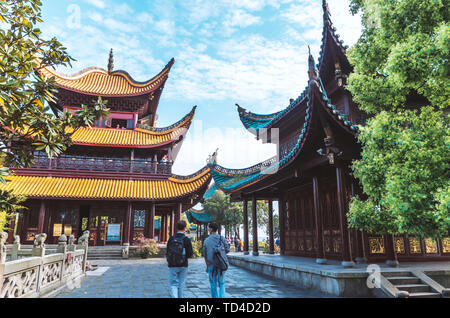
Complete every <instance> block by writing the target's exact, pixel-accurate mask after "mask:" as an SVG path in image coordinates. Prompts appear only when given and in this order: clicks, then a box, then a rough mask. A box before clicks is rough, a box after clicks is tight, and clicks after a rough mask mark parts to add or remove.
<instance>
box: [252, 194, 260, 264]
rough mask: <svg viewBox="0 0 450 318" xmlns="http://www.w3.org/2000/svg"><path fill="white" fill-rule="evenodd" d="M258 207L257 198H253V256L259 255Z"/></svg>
mask: <svg viewBox="0 0 450 318" xmlns="http://www.w3.org/2000/svg"><path fill="white" fill-rule="evenodd" d="M257 211H258V209H257V208H256V198H255V197H253V198H252V231H253V235H252V236H253V237H252V238H253V253H252V254H253V256H258V255H259V252H258V215H257Z"/></svg>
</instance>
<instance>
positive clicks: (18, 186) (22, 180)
mask: <svg viewBox="0 0 450 318" xmlns="http://www.w3.org/2000/svg"><path fill="white" fill-rule="evenodd" d="M7 180H8V181H9V182H7V183H6V184H2V185H0V189H2V190H3V189H6V190H12V192H13V193H14V194H16V195H23V196H26V197H28V198H54V199H109V200H124V199H130V200H168V199H174V198H180V197H185V196H187V195H191V194H193V193H196V192H197V191H199V190H200V189H203V188H205V187H206V186H207V185H208V184H209V183H210V181H211V174H210V173H208V172H207V173H204V174H201V175H198V176H197V177H195V178H192V179H191V180H186V181H185V182H176V181H174V180H172V179H171V178H169V179H167V180H117V179H104V178H97V179H96V178H72V177H37V176H9V177H7Z"/></svg>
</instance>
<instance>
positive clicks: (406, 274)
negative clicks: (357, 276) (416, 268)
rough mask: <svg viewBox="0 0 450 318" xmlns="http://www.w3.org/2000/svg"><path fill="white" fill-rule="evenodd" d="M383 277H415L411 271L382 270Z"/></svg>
mask: <svg viewBox="0 0 450 318" xmlns="http://www.w3.org/2000/svg"><path fill="white" fill-rule="evenodd" d="M382 274H383V276H384V277H386V278H388V279H389V278H390V277H415V276H414V275H413V274H412V273H411V272H383V273H382Z"/></svg>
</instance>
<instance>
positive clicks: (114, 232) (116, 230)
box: [106, 224, 121, 242]
mask: <svg viewBox="0 0 450 318" xmlns="http://www.w3.org/2000/svg"><path fill="white" fill-rule="evenodd" d="M120 228H121V224H108V233H106V240H107V241H114V242H120V230H121V229H120Z"/></svg>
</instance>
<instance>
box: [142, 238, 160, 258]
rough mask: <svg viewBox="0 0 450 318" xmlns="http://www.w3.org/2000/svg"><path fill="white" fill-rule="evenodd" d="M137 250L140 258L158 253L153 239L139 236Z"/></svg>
mask: <svg viewBox="0 0 450 318" xmlns="http://www.w3.org/2000/svg"><path fill="white" fill-rule="evenodd" d="M137 245H138V249H137V252H138V254H139V255H140V256H141V257H142V258H149V257H151V256H154V255H157V254H158V253H159V247H158V244H157V243H156V241H155V240H154V239H149V238H145V237H141V238H140V239H138V241H137Z"/></svg>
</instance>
